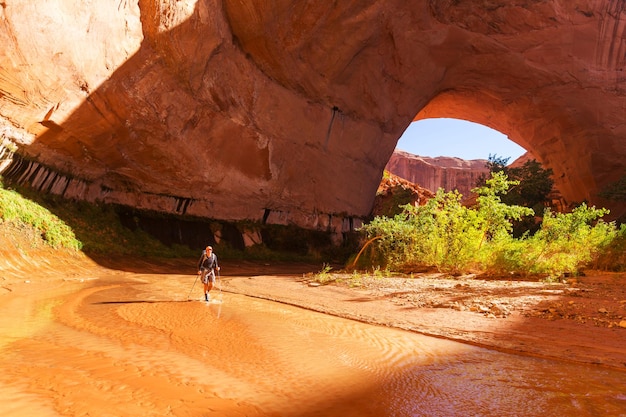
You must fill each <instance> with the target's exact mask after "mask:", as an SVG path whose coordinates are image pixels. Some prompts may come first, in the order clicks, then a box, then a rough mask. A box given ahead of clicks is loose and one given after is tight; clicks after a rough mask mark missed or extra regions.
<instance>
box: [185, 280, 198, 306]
mask: <svg viewBox="0 0 626 417" xmlns="http://www.w3.org/2000/svg"><path fill="white" fill-rule="evenodd" d="M199 276H200V274H197V275H196V279H195V280H194V281H193V285H192V286H191V289H190V290H189V294H187V301H189V296H190V295H191V292H192V291H193V287H195V286H196V281H197V280H198V277H199Z"/></svg>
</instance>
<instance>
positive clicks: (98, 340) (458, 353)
mask: <svg viewBox="0 0 626 417" xmlns="http://www.w3.org/2000/svg"><path fill="white" fill-rule="evenodd" d="M188 291H189V277H184V276H180V277H171V276H166V277H164V276H158V275H136V274H126V275H124V276H123V277H119V278H115V277H107V278H103V279H100V280H98V281H94V282H89V283H84V282H83V283H79V282H63V283H61V284H59V285H58V286H56V287H54V288H48V289H47V291H45V292H43V293H42V292H39V291H26V292H24V293H23V294H22V293H21V292H19V291H15V294H9V295H7V294H4V295H3V296H2V304H1V305H0V314H1V317H2V318H0V347H1V350H0V415H2V416H30V415H33V416H35V415H36V416H82V415H85V416H86V415H97V416H139V415H141V416H305V417H306V416H343V417H351V416H378V417H380V416H567V415H575V416H626V373H622V372H617V371H614V370H609V369H604V368H599V367H594V366H582V365H572V364H570V363H563V362H557V361H549V360H543V359H536V358H529V357H523V356H517V355H510V354H504V353H500V352H495V351H490V350H487V349H482V348H477V347H473V346H469V345H464V344H460V343H456V342H451V341H447V340H442V339H436V338H430V337H426V336H422V335H418V334H413V333H410V332H406V331H400V330H395V329H391V328H386V327H379V326H371V325H366V324H363V323H358V322H354V321H350V320H345V319H340V318H336V317H332V316H327V315H323V314H319V313H315V312H310V311H306V310H302V309H299V308H295V307H290V306H286V305H282V304H277V303H272V302H268V301H263V300H258V299H253V298H249V297H244V296H239V295H234V294H226V293H223V294H222V293H220V292H219V291H218V290H216V291H214V295H213V298H214V301H213V302H212V303H210V304H206V303H204V302H201V301H187V296H188ZM18 293H19V295H18ZM198 295H199V291H197V292H196V294H194V295H193V296H194V297H197V296H198Z"/></svg>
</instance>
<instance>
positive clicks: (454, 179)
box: [386, 151, 489, 197]
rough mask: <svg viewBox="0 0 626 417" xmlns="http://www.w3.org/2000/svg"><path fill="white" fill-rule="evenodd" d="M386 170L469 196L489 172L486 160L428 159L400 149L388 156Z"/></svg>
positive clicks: (434, 189) (421, 182)
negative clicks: (481, 178)
mask: <svg viewBox="0 0 626 417" xmlns="http://www.w3.org/2000/svg"><path fill="white" fill-rule="evenodd" d="M386 170H387V171H389V172H391V173H393V174H395V175H397V176H399V177H400V178H404V179H406V180H408V181H410V182H412V183H415V184H419V185H420V186H422V187H424V188H426V189H428V190H430V191H433V192H436V191H437V190H438V189H439V188H442V189H443V190H444V191H453V190H457V191H458V192H459V193H460V194H461V195H463V196H464V197H470V195H471V190H472V189H473V188H476V186H477V184H478V180H479V178H480V177H481V175H486V174H487V173H488V172H489V169H488V168H487V160H486V159H474V160H470V161H468V160H464V159H460V158H453V157H445V156H440V157H437V158H431V157H427V156H419V155H413V154H410V153H408V152H403V151H395V152H394V153H393V154H392V155H391V158H389V162H388V163H387V166H386Z"/></svg>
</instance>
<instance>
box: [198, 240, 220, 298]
mask: <svg viewBox="0 0 626 417" xmlns="http://www.w3.org/2000/svg"><path fill="white" fill-rule="evenodd" d="M219 270H220V267H219V265H218V264H217V255H216V254H214V253H213V247H212V246H207V247H206V249H205V250H203V251H202V255H200V259H199V260H198V275H200V276H201V279H202V283H203V284H204V300H205V301H209V300H210V295H209V292H210V291H211V288H213V284H214V283H215V272H217V271H219Z"/></svg>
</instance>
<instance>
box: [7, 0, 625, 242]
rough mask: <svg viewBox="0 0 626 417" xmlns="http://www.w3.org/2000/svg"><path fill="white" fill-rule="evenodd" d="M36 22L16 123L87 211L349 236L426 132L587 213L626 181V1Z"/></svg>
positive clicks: (137, 13)
mask: <svg viewBox="0 0 626 417" xmlns="http://www.w3.org/2000/svg"><path fill="white" fill-rule="evenodd" d="M22 3H24V4H20V5H16V4H14V3H12V2H6V4H5V5H3V8H2V15H1V17H2V20H1V22H2V25H1V26H0V39H2V41H3V44H4V45H7V46H6V47H5V48H4V50H3V51H2V52H0V54H1V55H0V57H1V58H2V61H1V62H2V66H1V68H0V93H1V94H2V96H1V97H0V100H1V104H0V115H1V116H2V119H3V121H4V126H5V127H4V129H5V132H7V133H5V135H6V136H10V137H12V138H14V139H13V140H14V141H16V142H17V143H18V144H19V145H20V152H21V153H22V154H24V155H25V156H26V157H28V158H30V159H32V160H34V161H36V162H37V163H41V164H44V165H46V166H48V167H50V168H51V169H53V170H55V171H56V172H57V173H58V174H56V176H54V175H53V176H50V175H47V174H46V176H45V177H44V176H42V175H43V174H38V175H36V174H33V173H30V174H28V175H27V174H25V169H22V170H17V171H16V172H19V173H20V175H21V176H22V178H25V179H28V180H29V181H31V182H33V183H37V184H40V185H41V184H46V188H48V189H51V190H57V189H58V190H60V191H59V192H60V193H63V194H64V195H66V196H68V197H76V198H84V199H90V200H102V201H107V202H114V203H121V204H126V205H129V206H132V207H137V208H146V209H153V210H159V211H164V212H172V213H184V214H186V215H193V216H200V217H212V218H218V219H225V220H241V219H251V220H257V221H265V222H269V223H292V224H297V225H299V226H302V227H306V228H311V229H319V230H330V231H333V232H341V231H343V230H346V229H349V228H350V227H352V226H353V225H354V222H353V221H351V219H352V218H360V217H364V216H367V215H368V213H369V211H370V209H371V206H372V203H373V196H374V192H375V190H376V186H377V184H378V182H379V180H380V176H381V173H382V170H383V168H384V166H385V164H386V162H387V161H388V159H389V157H390V155H391V153H392V152H393V149H394V148H395V144H396V142H397V139H398V138H399V137H400V135H401V134H402V132H403V131H404V129H405V128H406V127H407V126H408V124H409V123H410V122H411V121H412V120H413V119H414V118H416V117H417V118H420V117H427V116H428V117H430V116H448V117H456V118H464V119H468V120H472V121H475V122H478V123H481V124H484V125H486V126H490V127H493V128H495V129H497V130H500V131H502V132H504V133H506V134H508V135H509V137H511V138H512V139H513V140H514V141H516V142H518V143H519V144H520V145H522V146H524V147H525V148H526V149H529V150H530V151H532V152H533V154H535V155H536V156H537V158H538V159H540V160H541V161H542V162H543V163H544V165H546V166H547V167H550V168H552V169H553V170H554V172H555V174H556V177H557V178H556V181H557V183H558V186H559V188H560V190H561V191H562V193H563V195H564V197H565V198H566V199H567V200H569V201H572V202H573V201H581V200H588V201H589V202H591V203H597V204H602V205H605V206H606V205H608V202H604V201H602V200H600V199H599V198H598V197H597V193H598V191H599V190H601V189H602V188H603V187H604V186H605V185H606V184H609V183H610V182H612V181H615V180H617V179H618V178H619V177H620V176H621V175H623V174H624V159H625V156H626V140H625V138H626V123H625V120H626V116H625V114H626V83H625V81H626V75H625V74H626V73H625V71H624V70H625V68H626V55H625V51H626V5H625V4H624V3H623V2H622V1H616V0H611V1H601V0H577V1H569V0H551V1H535V0H515V1H513V2H511V1H504V0H493V1H490V2H485V3H484V4H482V3H481V4H478V3H477V2H475V1H469V0H455V1H451V0H450V1H446V0H444V1H441V0H437V1H435V0H430V1H428V0H421V1H414V2H408V3H407V2H405V1H401V0H384V1H380V0H379V1H374V0H372V1H364V2H338V3H328V4H326V3H324V4H321V3H319V2H312V1H301V0H297V1H296V0H282V1H277V2H271V3H270V2H265V1H260V0H253V1H250V0H247V1H239V0H198V1H197V2H193V1H185V2H179V1H174V0H161V1H157V0H139V1H138V2H137V3H135V2H131V1H127V0H124V1H120V2H118V3H117V4H112V2H110V1H108V0H96V1H93V2H90V3H89V4H82V3H80V4H76V2H69V1H66V0H56V2H47V3H46V6H45V7H44V6H42V5H41V4H40V2H34V1H32V2H22ZM35 22H36V23H35ZM35 24H36V25H37V29H36V30H35V29H34V26H33V25H35ZM416 115H417V116H416ZM28 169H30V168H28ZM29 172H30V171H29ZM38 172H39V171H38ZM59 176H60V177H62V179H63V184H64V185H63V186H62V187H55V186H54V185H50V184H49V182H50V181H52V180H51V179H50V178H59ZM54 181H56V180H54ZM610 207H611V208H613V209H615V210H616V212H615V213H616V214H619V210H623V209H624V208H623V206H617V205H612V206H610Z"/></svg>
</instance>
